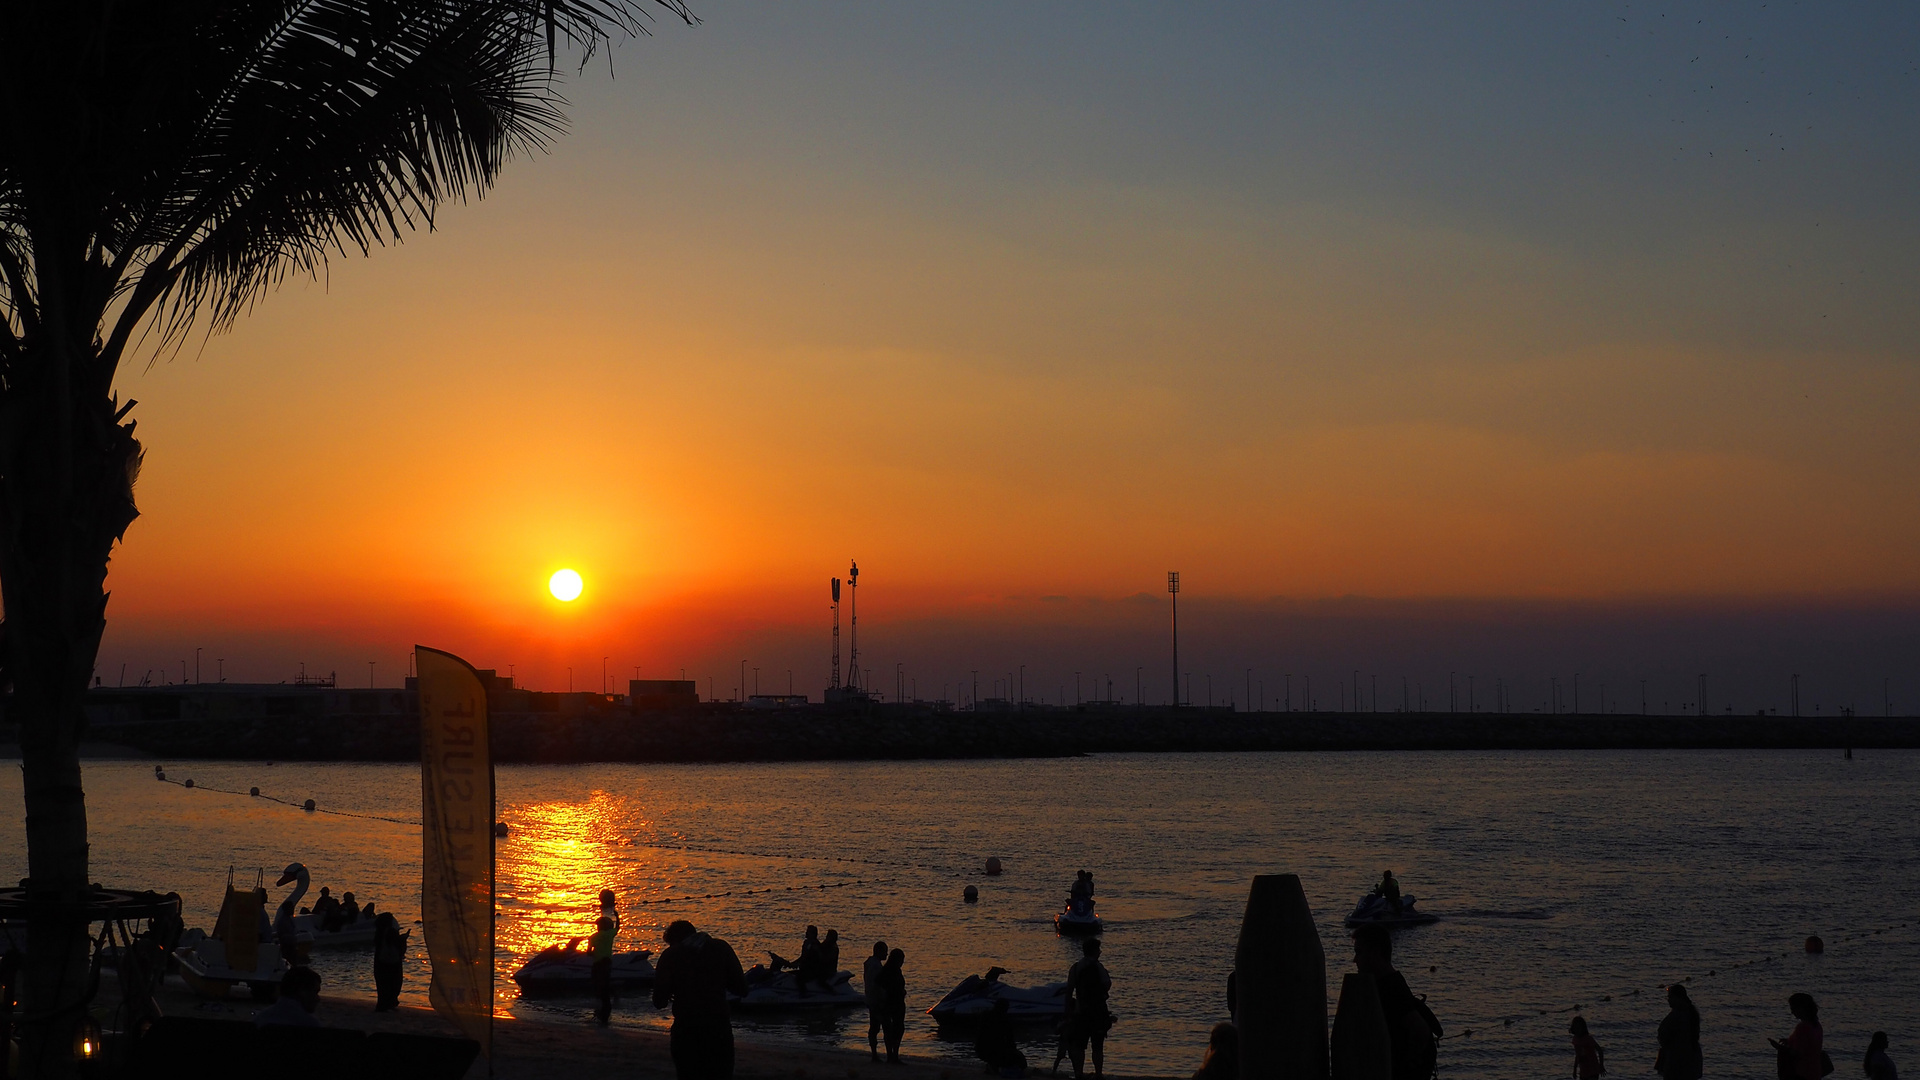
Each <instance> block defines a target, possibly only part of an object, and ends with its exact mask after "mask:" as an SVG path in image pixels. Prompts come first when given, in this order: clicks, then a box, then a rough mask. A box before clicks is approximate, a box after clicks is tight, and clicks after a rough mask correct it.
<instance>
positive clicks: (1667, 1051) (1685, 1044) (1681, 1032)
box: [1653, 983, 1706, 1080]
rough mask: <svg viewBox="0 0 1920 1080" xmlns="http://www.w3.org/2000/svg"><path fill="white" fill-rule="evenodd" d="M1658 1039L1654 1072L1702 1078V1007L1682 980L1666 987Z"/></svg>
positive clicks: (1671, 1078) (1669, 1077) (1667, 1077)
mask: <svg viewBox="0 0 1920 1080" xmlns="http://www.w3.org/2000/svg"><path fill="white" fill-rule="evenodd" d="M1659 1039H1660V1054H1659V1056H1658V1057H1655V1058H1654V1059H1653V1071H1654V1072H1657V1073H1659V1074H1660V1075H1661V1077H1662V1078H1663V1080H1700V1077H1701V1075H1702V1074H1703V1073H1704V1072H1705V1071H1706V1064H1705V1061H1704V1059H1703V1057H1702V1055H1701V1053H1700V1010H1699V1009H1697V1008H1695V1007H1694V1005H1693V999H1692V998H1690V997H1688V996H1687V988H1686V987H1684V986H1681V985H1680V984H1679V983H1674V984H1673V985H1672V986H1669V987H1667V1016H1666V1019H1664V1020H1662V1021H1660V1031H1659Z"/></svg>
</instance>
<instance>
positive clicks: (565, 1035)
mask: <svg viewBox="0 0 1920 1080" xmlns="http://www.w3.org/2000/svg"><path fill="white" fill-rule="evenodd" d="M158 1000H159V1003H160V1010H161V1012H162V1013H163V1014H165V1015H169V1016H198V1017H204V1018H208V1019H216V1020H246V1019H248V1018H249V1017H251V1016H252V1015H253V1013H254V1011H255V1010H256V1009H258V1008H261V1006H259V1005H256V1004H255V1003H254V1002H251V1001H244V1000H240V999H232V1000H228V1001H206V1000H203V999H201V998H197V997H195V996H194V995H193V994H192V993H191V992H189V991H188V990H187V989H186V988H185V987H183V986H182V985H180V983H179V982H177V981H175V980H172V979H169V980H168V982H167V984H166V987H165V989H163V990H162V992H161V993H160V994H159V995H158ZM314 1015H315V1016H317V1017H318V1018H319V1020H320V1022H321V1023H322V1025H323V1026H326V1027H335V1028H354V1029H358V1030H361V1031H367V1032H374V1031H392V1032H399V1033H403V1034H410V1035H442V1036H457V1035H458V1034H459V1032H458V1031H457V1030H456V1029H455V1028H454V1026H453V1025H452V1024H451V1023H450V1022H448V1021H447V1020H445V1019H443V1018H442V1017H440V1016H438V1015H436V1014H435V1013H434V1012H433V1011H432V1010H431V1009H423V1008H419V1007H416V1006H402V1007H400V1008H398V1009H394V1010H391V1011H389V1012H374V1011H373V1002H372V999H371V997H368V996H365V995H355V994H323V995H321V999H320V1008H319V1010H318V1011H317V1012H316V1013H315V1014H314ZM493 1037H494V1054H493V1062H492V1068H491V1070H489V1068H488V1062H487V1060H486V1058H484V1057H480V1058H475V1059H474V1063H473V1065H472V1067H470V1068H469V1069H468V1070H467V1076H468V1077H469V1078H470V1080H487V1078H489V1077H491V1078H493V1080H547V1078H549V1077H552V1076H554V1075H556V1073H558V1072H559V1071H561V1070H562V1069H564V1071H565V1073H566V1075H567V1078H568V1080H673V1075H674V1072H673V1059H672V1058H671V1057H670V1056H668V1053H667V1036H666V1033H665V1032H662V1031H651V1030H635V1029H633V1028H623V1027H606V1028H603V1027H598V1026H596V1025H594V1024H591V1023H586V1022H571V1023H569V1022H563V1021H549V1020H537V1019H524V1018H519V1017H513V1016H501V1017H496V1018H495V1021H494V1034H493ZM734 1053H735V1062H734V1075H735V1076H737V1077H756V1078H758V1077H766V1078H771V1077H782V1078H785V1080H829V1078H831V1080H839V1078H841V1077H845V1078H846V1080H869V1078H870V1080H885V1078H897V1080H954V1078H955V1077H958V1076H971V1075H973V1074H974V1073H975V1072H976V1071H983V1070H984V1067H982V1070H975V1069H972V1068H969V1067H968V1064H967V1063H965V1062H959V1061H954V1060H952V1059H948V1058H930V1057H926V1056H916V1055H914V1054H903V1055H902V1060H901V1063H900V1064H899V1065H888V1064H884V1063H876V1062H874V1061H873V1060H872V1059H871V1058H870V1057H869V1056H868V1055H867V1054H864V1053H857V1052H854V1051H848V1050H833V1049H824V1048H817V1047H808V1046H794V1045H792V1044H789V1043H778V1042H762V1041H757V1040H755V1039H753V1038H751V1037H741V1036H740V1035H739V1033H737V1032H736V1034H735V1040H734ZM1107 1075H1109V1076H1111V1077H1114V1078H1116V1080H1125V1078H1126V1076H1127V1074H1124V1073H1118V1072H1109V1073H1108V1074H1107Z"/></svg>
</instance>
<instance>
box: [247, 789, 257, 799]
mask: <svg viewBox="0 0 1920 1080" xmlns="http://www.w3.org/2000/svg"><path fill="white" fill-rule="evenodd" d="M247 794H249V795H251V796H253V797H254V798H256V799H257V798H259V797H260V789H259V788H257V787H250V788H248V789H247Z"/></svg>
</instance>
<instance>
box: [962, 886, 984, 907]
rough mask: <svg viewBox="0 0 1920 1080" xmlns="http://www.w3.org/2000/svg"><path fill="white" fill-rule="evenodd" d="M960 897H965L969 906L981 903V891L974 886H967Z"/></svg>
mask: <svg viewBox="0 0 1920 1080" xmlns="http://www.w3.org/2000/svg"><path fill="white" fill-rule="evenodd" d="M960 895H961V896H962V897H964V898H965V899H966V901H967V903H969V904H977V903H979V902H980V890H979V889H977V888H975V887H973V886H972V885H969V886H967V887H966V889H964V890H963V891H962V892H961V893H960Z"/></svg>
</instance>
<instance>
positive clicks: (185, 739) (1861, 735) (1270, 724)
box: [0, 706, 1920, 765]
mask: <svg viewBox="0 0 1920 1080" xmlns="http://www.w3.org/2000/svg"><path fill="white" fill-rule="evenodd" d="M88 735H89V737H90V738H89V742H88V743H87V744H86V745H85V746H84V747H83V751H82V754H83V756H86V757H94V758H102V759H107V758H115V757H119V758H142V757H166V758H174V759H180V760H189V759H192V760H234V761H417V760H419V754H420V748H419V728H418V724H417V722H415V721H414V720H413V718H412V716H411V715H410V714H406V713H396V714H394V715H381V716H365V715H355V714H345V715H335V714H322V715H316V716H295V717H287V716H273V717H265V716H251V715H239V716H208V717H192V718H177V719H176V718H166V719H151V720H129V721H124V722H118V723H100V722H96V723H94V724H92V725H91V729H90V731H89V732H88ZM16 736H17V729H13V728H12V726H11V725H4V724H0V756H4V755H5V754H6V753H7V751H9V750H13V751H14V752H15V753H16V754H17V752H18V751H17V747H15V746H12V745H10V744H13V743H15V742H17V737H16ZM1845 748H1853V749H1916V748H1920V719H1916V718H1913V717H1893V718H1880V717H1828V718H1810V717H1778V716H1707V717H1690V716H1641V715H1620V714H1614V713H1609V714H1562V715H1558V716H1540V715H1532V714H1520V715H1510V714H1509V715H1503V714H1495V713H1470V714H1458V713H1328V712H1313V713H1308V712H1290V713H1287V712H1264V713H1262V712H1234V711H1231V710H1228V709H1224V708H1221V709H1205V708H1185V709H1171V708H1154V707H1145V708H1141V707H1128V706H1120V707H1114V708H1084V709H1057V710H1047V711H1035V712H1019V711H1001V712H991V711H985V712H978V713H975V712H958V713H956V712H947V711H939V710H930V709H921V708H917V707H915V706H875V707H869V708H865V709H861V710H855V711H848V710H834V709H828V708H827V707H825V706H811V707H807V708H797V709H790V710H777V711H775V710H750V709H740V708H733V707H728V706H710V707H708V706H703V707H702V708H701V709H700V710H697V711H691V712H666V713H649V712H639V713H633V712H608V713H604V714H587V715H554V714H524V713H496V714H495V715H494V717H493V750H494V760H495V761H496V762H498V763H501V764H541V765H561V764H585V763H589V762H619V763H667V762H781V761H911V760H966V759H973V760H979V759H994V758H1053V757H1077V756H1083V755H1087V754H1110V753H1220V752H1247V751H1284V752H1316V751H1353V750H1402V751H1404V750H1425V751H1448V750H1451V751H1486V750H1810V749H1823V750H1836V751H1837V750H1841V749H1845Z"/></svg>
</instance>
